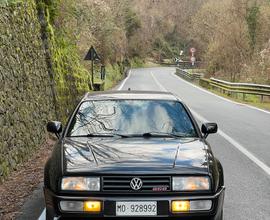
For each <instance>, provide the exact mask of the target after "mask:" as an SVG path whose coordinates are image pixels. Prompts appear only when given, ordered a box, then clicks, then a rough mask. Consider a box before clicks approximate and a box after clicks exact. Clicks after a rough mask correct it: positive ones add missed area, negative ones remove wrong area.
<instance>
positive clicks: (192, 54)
mask: <svg viewBox="0 0 270 220" xmlns="http://www.w3.org/2000/svg"><path fill="white" fill-rule="evenodd" d="M190 53H191V57H190V62H191V65H192V66H195V62H196V57H195V53H196V48H194V47H192V48H190Z"/></svg>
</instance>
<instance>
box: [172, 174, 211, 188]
mask: <svg viewBox="0 0 270 220" xmlns="http://www.w3.org/2000/svg"><path fill="white" fill-rule="evenodd" d="M173 190H174V191H197V190H210V179H209V177H173Z"/></svg>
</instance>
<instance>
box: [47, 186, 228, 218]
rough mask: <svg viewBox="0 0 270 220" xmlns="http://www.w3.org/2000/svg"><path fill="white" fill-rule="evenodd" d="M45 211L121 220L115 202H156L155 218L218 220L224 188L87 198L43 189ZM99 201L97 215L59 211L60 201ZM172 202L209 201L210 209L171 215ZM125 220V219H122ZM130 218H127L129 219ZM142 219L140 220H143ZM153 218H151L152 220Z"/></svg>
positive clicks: (62, 214) (71, 215)
mask: <svg viewBox="0 0 270 220" xmlns="http://www.w3.org/2000/svg"><path fill="white" fill-rule="evenodd" d="M44 195H45V202H46V209H47V210H49V211H50V213H53V215H55V217H63V218H72V219H74V218H80V219H84V218H88V219H89V218H91V219H93V218H106V219H107V218H122V217H119V216H116V202H117V201H157V216H156V217H155V218H165V217H166V218H179V217H184V218H188V219H190V218H199V219H203V218H204V217H207V219H213V220H216V219H218V217H217V216H220V215H221V213H222V209H223V202H224V195H225V187H222V188H220V189H219V190H218V192H217V193H216V194H214V195H206V196H205V195H203V196H200V195H199V196H156V195H151V196H141V195H136V196H134V195H126V196H120V195H106V196H99V197H87V196H83V197H82V196H76V197H75V196H59V195H56V194H54V193H53V192H52V191H51V190H49V189H47V188H44ZM89 200H93V201H101V202H102V211H101V212H100V213H98V214H91V213H84V212H64V211H61V209H60V206H59V203H60V201H89ZM174 200H189V201H192V200H211V201H212V208H211V209H210V210H209V211H196V212H195V211H194V212H185V213H177V214H176V213H172V212H171V202H172V201H174ZM209 217H210V218H209ZM123 218H126V219H127V217H123ZM130 218H131V217H128V219H130ZM145 218H146V217H143V218H142V219H145ZM152 218H153V217H151V219H152Z"/></svg>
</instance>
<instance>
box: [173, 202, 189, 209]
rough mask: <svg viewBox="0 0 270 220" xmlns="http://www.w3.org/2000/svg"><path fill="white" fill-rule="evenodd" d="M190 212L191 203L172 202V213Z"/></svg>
mask: <svg viewBox="0 0 270 220" xmlns="http://www.w3.org/2000/svg"><path fill="white" fill-rule="evenodd" d="M189 210H190V204H189V201H172V212H188V211H189Z"/></svg>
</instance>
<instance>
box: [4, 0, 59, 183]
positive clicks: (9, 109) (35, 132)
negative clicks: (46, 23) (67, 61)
mask: <svg viewBox="0 0 270 220" xmlns="http://www.w3.org/2000/svg"><path fill="white" fill-rule="evenodd" d="M40 30H41V27H40V22H39V19H38V16H37V10H36V4H35V2H34V1H32V0H26V1H22V2H19V3H16V4H15V3H14V4H10V5H3V4H0V128H1V129H0V181H1V180H3V179H4V178H5V177H7V175H8V174H9V173H10V171H11V170H13V169H14V168H15V167H16V165H17V164H18V163H20V162H22V161H24V160H25V159H27V158H29V157H30V156H31V154H32V153H33V152H34V150H35V149H37V148H38V147H40V146H41V144H42V143H43V142H44V141H45V138H46V131H45V127H46V122H47V121H48V120H50V119H53V118H55V107H54V103H53V96H52V89H51V88H52V87H51V79H50V77H49V74H48V71H47V70H48V67H47V63H46V58H45V50H44V47H43V41H42V40H41V33H40Z"/></svg>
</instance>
